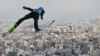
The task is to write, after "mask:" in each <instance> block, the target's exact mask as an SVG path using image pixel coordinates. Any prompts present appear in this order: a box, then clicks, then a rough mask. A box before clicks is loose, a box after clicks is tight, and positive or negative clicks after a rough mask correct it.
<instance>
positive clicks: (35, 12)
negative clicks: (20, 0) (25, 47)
mask: <svg viewBox="0 0 100 56" xmlns="http://www.w3.org/2000/svg"><path fill="white" fill-rule="evenodd" d="M23 9H26V10H29V11H31V12H30V13H28V14H27V15H25V16H24V17H22V18H21V19H19V20H18V21H17V22H16V23H15V25H14V26H12V27H11V28H10V29H9V30H8V32H9V33H12V32H13V31H14V30H15V29H16V28H17V27H18V26H19V25H20V24H21V23H22V22H23V21H24V20H27V19H30V18H33V20H34V29H35V31H36V32H37V31H40V30H41V29H39V27H38V20H39V16H41V19H42V20H43V15H44V13H45V11H44V9H43V8H42V7H39V8H38V9H31V8H29V7H25V6H24V7H23Z"/></svg>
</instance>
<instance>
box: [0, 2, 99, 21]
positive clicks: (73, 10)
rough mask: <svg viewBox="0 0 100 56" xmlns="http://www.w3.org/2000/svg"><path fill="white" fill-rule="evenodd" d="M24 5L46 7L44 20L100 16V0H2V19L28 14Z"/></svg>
mask: <svg viewBox="0 0 100 56" xmlns="http://www.w3.org/2000/svg"><path fill="white" fill-rule="evenodd" d="M23 6H28V7H31V8H38V7H40V6H41V7H44V9H45V11H46V13H45V15H44V20H53V19H56V20H71V19H73V18H76V19H79V20H88V19H96V18H98V17H100V0H0V20H18V19H20V18H22V17H23V16H24V15H26V14H28V13H29V11H28V10H23V8H22V7H23Z"/></svg>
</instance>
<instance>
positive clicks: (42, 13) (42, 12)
mask: <svg viewBox="0 0 100 56" xmlns="http://www.w3.org/2000/svg"><path fill="white" fill-rule="evenodd" d="M44 13H45V11H44V10H43V11H42V13H41V19H42V20H43V15H44Z"/></svg>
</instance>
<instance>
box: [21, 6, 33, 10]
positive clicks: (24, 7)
mask: <svg viewBox="0 0 100 56" xmlns="http://www.w3.org/2000/svg"><path fill="white" fill-rule="evenodd" d="M23 9H27V10H29V11H33V9H31V8H29V7H26V6H23Z"/></svg>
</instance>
